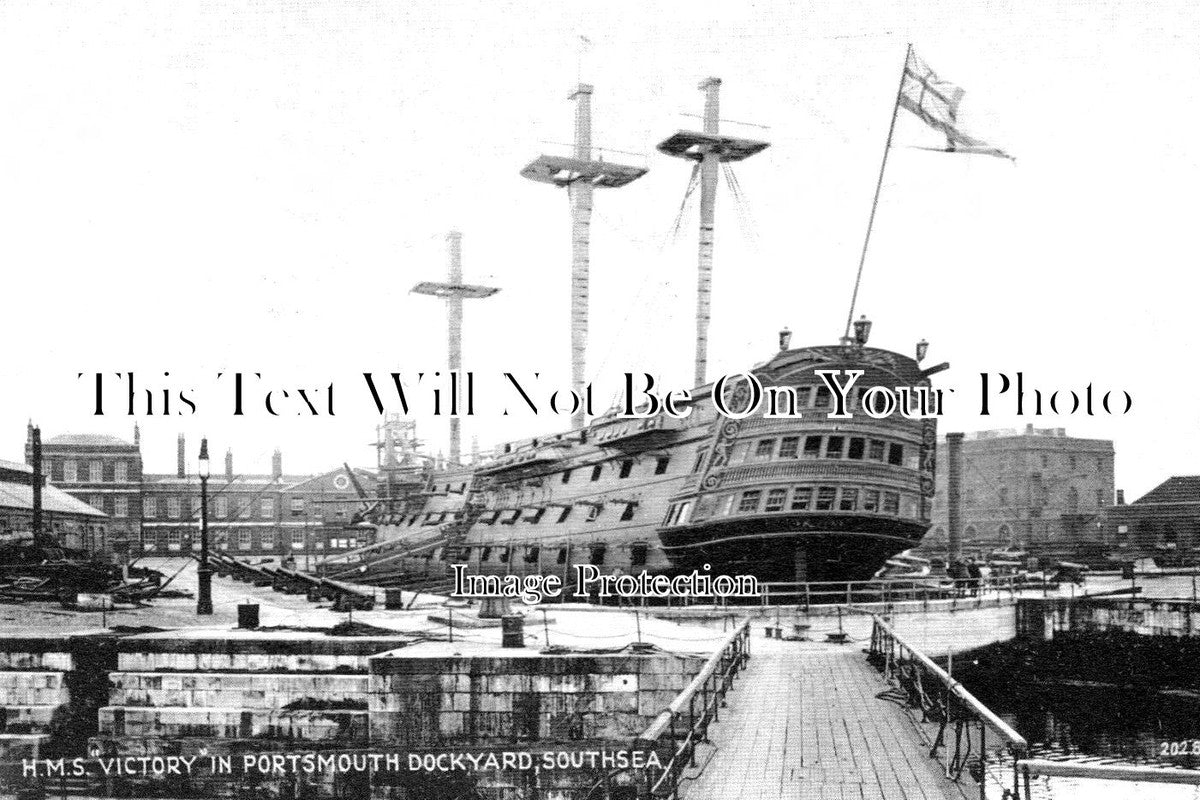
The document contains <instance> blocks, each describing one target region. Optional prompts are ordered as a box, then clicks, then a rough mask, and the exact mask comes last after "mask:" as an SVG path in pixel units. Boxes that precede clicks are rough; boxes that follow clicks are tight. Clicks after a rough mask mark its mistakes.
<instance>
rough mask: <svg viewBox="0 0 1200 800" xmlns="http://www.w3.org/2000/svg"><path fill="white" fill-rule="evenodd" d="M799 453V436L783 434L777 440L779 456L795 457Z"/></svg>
mask: <svg viewBox="0 0 1200 800" xmlns="http://www.w3.org/2000/svg"><path fill="white" fill-rule="evenodd" d="M799 454H800V437H799V436H785V437H783V438H782V439H780V440H779V457H780V458H795V457H796V456H798V455H799Z"/></svg>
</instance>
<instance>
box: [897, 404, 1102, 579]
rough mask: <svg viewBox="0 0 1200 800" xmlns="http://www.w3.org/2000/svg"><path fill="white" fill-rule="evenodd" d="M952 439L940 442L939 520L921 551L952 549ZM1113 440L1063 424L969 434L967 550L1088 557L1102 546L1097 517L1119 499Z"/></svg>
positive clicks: (935, 511) (965, 468)
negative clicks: (1079, 434)
mask: <svg viewBox="0 0 1200 800" xmlns="http://www.w3.org/2000/svg"><path fill="white" fill-rule="evenodd" d="M945 448H946V445H945V442H944V441H943V442H941V443H939V444H938V470H937V478H936V484H935V486H936V488H935V496H934V505H933V525H932V526H931V528H930V530H929V533H928V534H926V536H925V539H924V540H923V541H922V542H921V546H920V550H921V552H923V553H924V554H926V555H939V556H940V555H945V552H946V547H947V535H946V531H947V513H948V512H947V505H946V478H947V473H948V470H947V459H946V452H945ZM1113 459H1114V453H1113V445H1112V442H1111V441H1109V440H1107V439H1079V438H1076V437H1073V436H1067V434H1066V431H1065V430H1064V429H1063V428H1034V427H1033V426H1032V425H1028V426H1026V427H1025V429H1024V430H1023V431H1019V430H993V431H978V432H975V433H969V434H967V435H966V436H965V437H964V440H963V443H962V516H961V519H962V541H963V550H964V554H966V555H972V554H975V555H983V554H986V553H987V552H988V551H991V550H996V549H1014V548H1015V549H1018V550H1025V551H1027V552H1028V553H1029V554H1030V555H1033V556H1036V557H1039V558H1044V559H1065V560H1075V559H1089V560H1094V557H1095V556H1096V555H1097V554H1096V553H1094V552H1092V551H1097V550H1099V549H1101V536H1100V528H1099V526H1098V515H1099V514H1100V513H1101V512H1102V511H1103V510H1104V509H1106V508H1108V507H1109V506H1111V505H1112V503H1113Z"/></svg>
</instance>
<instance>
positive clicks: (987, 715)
mask: <svg viewBox="0 0 1200 800" xmlns="http://www.w3.org/2000/svg"><path fill="white" fill-rule="evenodd" d="M871 616H872V617H873V618H874V620H875V625H876V628H877V629H878V630H882V631H883V632H884V633H886V634H888V635H889V636H890V637H891V638H892V639H893V640H894V641H895V642H896V644H898V645H899V646H900V647H902V648H904V649H905V650H908V652H909V653H910V654H911V655H912V657H913V658H914V659H916V660H917V661H919V662H920V663H921V665H922V666H923V667H925V669H926V670H928V671H929V672H930V673H931V674H932V675H933V676H934V677H935V678H937V679H938V680H939V681H940V682H941V684H942V685H943V686H944V687H946V689H947V690H948V691H949V692H950V693H951V694H953V695H954V696H956V697H957V698H958V699H959V700H961V701H962V702H963V704H964V705H966V706H967V708H969V709H971V711H972V712H973V713H974V714H975V715H976V716H978V717H980V718H981V719H983V720H984V721H986V722H987V723H988V724H989V725H991V726H992V728H993V729H994V730H995V731H996V732H997V733H999V734H1000V735H1001V736H1003V737H1004V739H1005V740H1006V741H1007V742H1008V744H1009V745H1010V746H1011V747H1012V748H1013V749H1014V750H1019V751H1020V752H1024V751H1025V750H1027V749H1028V748H1029V743H1028V742H1027V741H1026V740H1025V737H1024V736H1022V735H1021V734H1019V733H1017V732H1016V731H1015V730H1013V728H1012V726H1011V725H1009V724H1008V723H1007V722H1005V721H1004V720H1002V719H1000V717H998V716H996V714H995V712H994V711H992V710H991V709H990V708H988V707H987V706H985V705H984V704H983V703H981V702H979V700H978V699H976V697H975V695H973V694H971V693H970V692H968V691H967V687H965V686H963V685H962V684H961V683H960V682H959V681H956V680H955V679H954V678H953V677H952V676H951V675H950V673H948V672H946V670H944V669H942V668H941V667H939V666H938V665H937V664H935V663H934V662H933V659H931V658H930V657H929V656H927V655H925V654H924V653H922V652H921V651H920V650H918V649H916V648H915V647H913V646H912V645H910V644H909V643H908V642H906V641H905V640H904V639H903V638H902V637H901V636H900V635H899V634H898V633H896V631H895V629H894V628H893V627H892V626H891V625H889V624H888V623H887V622H886V621H885V620H884V619H883V618H882V617H879V616H877V615H875V614H872V615H871ZM872 638H873V637H872Z"/></svg>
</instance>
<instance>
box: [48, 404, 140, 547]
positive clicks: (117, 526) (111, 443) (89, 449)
mask: <svg viewBox="0 0 1200 800" xmlns="http://www.w3.org/2000/svg"><path fill="white" fill-rule="evenodd" d="M32 437H33V425H32V423H31V424H30V425H29V427H28V429H27V437H26V441H25V463H26V464H30V463H32V462H33V438H32ZM140 441H141V435H140V433H139V432H138V429H137V427H136V426H135V427H134V429H133V442H132V443H131V442H126V441H124V440H123V439H118V438H117V437H115V436H105V435H99V434H91V433H85V434H66V435H63V436H55V437H53V438H50V439H47V440H43V441H42V475H43V477H44V478H45V480H46V482H47V483H48V484H51V485H53V486H56V487H58V488H59V489H61V490H63V491H65V492H67V493H68V494H70V495H71V496H72V497H75V498H77V499H78V500H80V501H82V502H84V503H86V504H87V505H89V506H91V507H92V508H94V509H97V510H98V511H101V512H103V513H104V514H106V515H107V516H108V520H107V536H106V537H105V540H104V548H103V549H105V550H110V551H113V552H116V553H119V554H122V555H123V554H125V553H130V552H132V550H133V548H134V547H135V546H136V543H137V541H138V535H139V532H140V528H139V524H138V515H137V503H138V496H139V493H140V487H141V483H142V456H141V448H140ZM89 549H91V548H89Z"/></svg>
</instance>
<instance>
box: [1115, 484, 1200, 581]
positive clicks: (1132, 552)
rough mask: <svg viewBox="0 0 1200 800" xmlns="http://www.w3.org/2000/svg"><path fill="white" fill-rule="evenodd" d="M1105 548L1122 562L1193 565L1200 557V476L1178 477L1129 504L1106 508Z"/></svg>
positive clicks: (1166, 565)
mask: <svg viewBox="0 0 1200 800" xmlns="http://www.w3.org/2000/svg"><path fill="white" fill-rule="evenodd" d="M1101 535H1102V539H1103V542H1104V544H1105V545H1106V547H1107V548H1108V549H1109V550H1110V551H1111V552H1112V553H1114V555H1115V556H1116V557H1117V558H1119V559H1123V560H1133V559H1137V558H1144V557H1153V558H1154V560H1155V561H1156V562H1157V563H1158V565H1159V566H1163V567H1168V566H1179V565H1193V564H1195V563H1196V562H1197V556H1200V475H1177V476H1174V477H1172V478H1168V479H1167V480H1165V481H1163V482H1162V483H1160V484H1159V485H1158V486H1156V487H1154V488H1153V489H1151V490H1150V491H1149V492H1147V493H1146V494H1144V495H1143V496H1142V497H1140V498H1138V499H1137V500H1134V501H1133V502H1132V503H1130V504H1129V505H1125V504H1123V503H1120V502H1118V504H1117V505H1115V506H1113V507H1112V508H1110V509H1108V510H1107V512H1106V513H1105V515H1104V518H1103V520H1102V525H1101Z"/></svg>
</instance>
